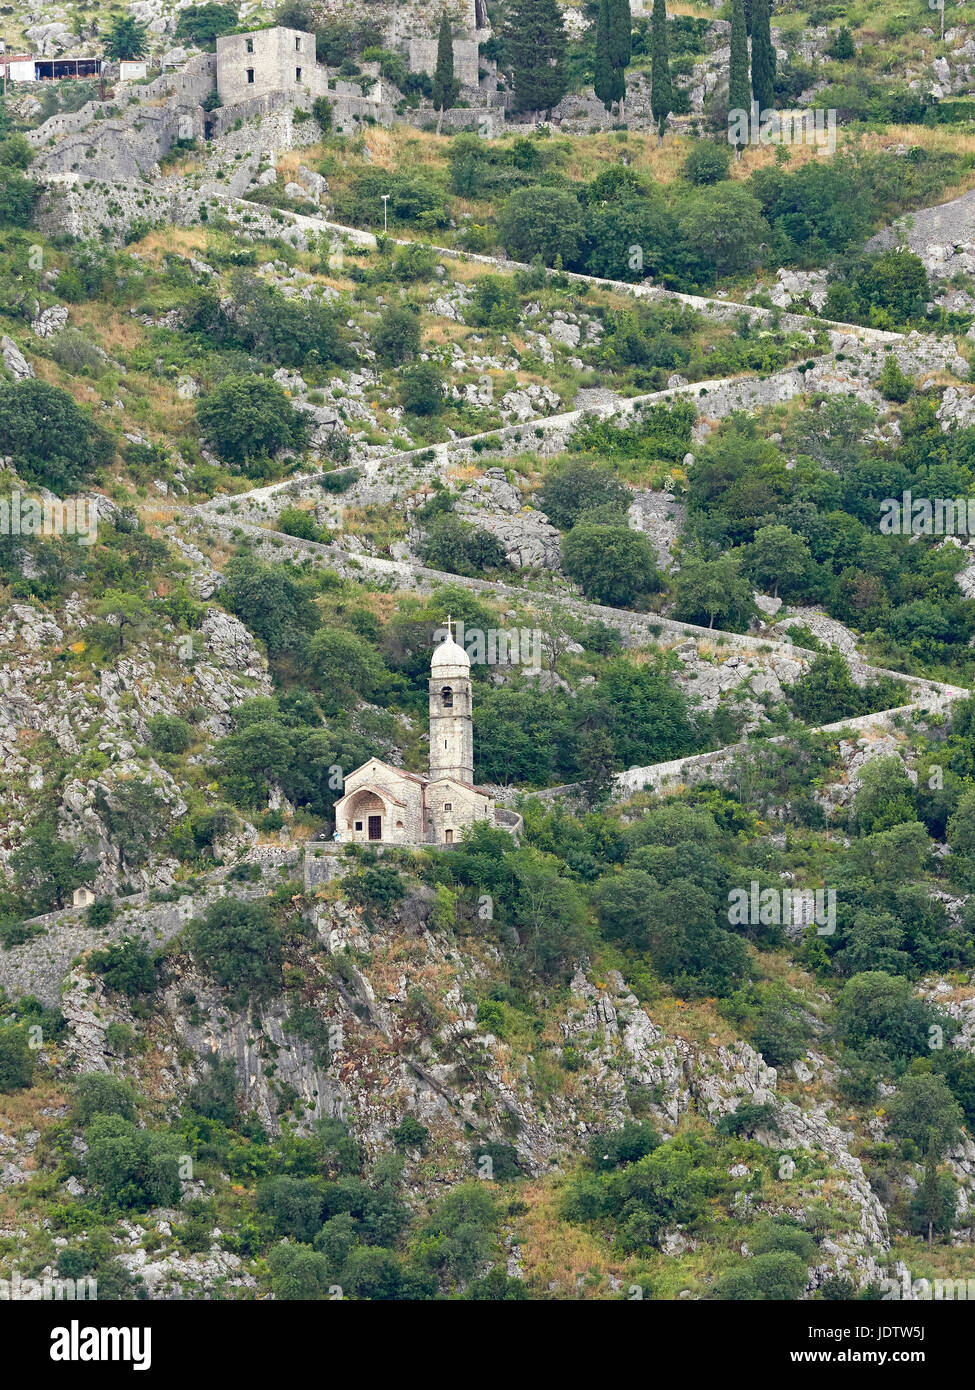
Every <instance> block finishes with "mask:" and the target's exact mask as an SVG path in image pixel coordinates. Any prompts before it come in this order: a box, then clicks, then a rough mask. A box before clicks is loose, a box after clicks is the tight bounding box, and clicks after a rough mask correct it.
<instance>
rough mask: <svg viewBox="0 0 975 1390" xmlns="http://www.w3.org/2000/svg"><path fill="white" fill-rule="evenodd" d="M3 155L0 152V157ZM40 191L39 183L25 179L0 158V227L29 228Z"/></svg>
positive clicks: (14, 167)
mask: <svg viewBox="0 0 975 1390" xmlns="http://www.w3.org/2000/svg"><path fill="white" fill-rule="evenodd" d="M5 143H7V144H9V143H10V142H9V141H7V142H5ZM3 153H4V151H3V150H0V155H2V154H3ZM41 191H42V189H41V185H40V184H39V183H36V182H35V181H34V180H33V179H29V178H26V177H25V175H24V174H22V173H21V171H20V169H18V168H17V167H16V166H15V165H13V164H5V163H4V162H3V159H2V158H0V227H29V226H30V225H31V222H32V221H33V217H34V210H35V208H36V207H37V203H38V200H39V199H40V196H41Z"/></svg>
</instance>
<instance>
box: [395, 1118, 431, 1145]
mask: <svg viewBox="0 0 975 1390" xmlns="http://www.w3.org/2000/svg"><path fill="white" fill-rule="evenodd" d="M390 1137H391V1138H392V1140H393V1143H394V1144H395V1145H396V1147H397V1148H398V1149H421V1150H422V1149H424V1148H425V1147H426V1144H427V1140H428V1139H429V1138H430V1131H429V1130H428V1129H427V1127H426V1125H421V1124H420V1121H419V1120H417V1119H416V1118H414V1116H413V1115H404V1116H403V1118H402V1119H401V1120H400V1122H399V1124H398V1125H397V1126H396V1128H395V1129H393V1130H391V1131H390Z"/></svg>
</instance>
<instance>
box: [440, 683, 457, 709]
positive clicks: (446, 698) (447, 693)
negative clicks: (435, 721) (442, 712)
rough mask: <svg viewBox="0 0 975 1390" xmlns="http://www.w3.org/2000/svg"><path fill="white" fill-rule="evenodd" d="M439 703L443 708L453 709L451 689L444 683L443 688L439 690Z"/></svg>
mask: <svg viewBox="0 0 975 1390" xmlns="http://www.w3.org/2000/svg"><path fill="white" fill-rule="evenodd" d="M440 703H441V704H442V705H443V707H444V709H453V707H454V692H453V691H452V690H451V688H450V686H449V685H445V686H444V688H443V690H441V692H440Z"/></svg>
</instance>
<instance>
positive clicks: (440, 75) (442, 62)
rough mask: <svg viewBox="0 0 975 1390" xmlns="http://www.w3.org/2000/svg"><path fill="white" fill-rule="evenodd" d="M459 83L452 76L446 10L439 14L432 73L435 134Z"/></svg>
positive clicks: (452, 41) (452, 63) (454, 96)
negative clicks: (435, 118) (438, 113)
mask: <svg viewBox="0 0 975 1390" xmlns="http://www.w3.org/2000/svg"><path fill="white" fill-rule="evenodd" d="M459 90H460V83H459V82H457V81H456V79H455V78H454V36H453V34H452V33H451V30H450V20H449V19H448V18H447V11H446V10H444V11H443V13H442V14H441V16H440V33H439V34H438V35H437V66H436V68H435V69H434V73H433V104H434V106H435V107H436V108H437V110H438V111H439V112H440V118H439V120H438V121H437V134H438V135H439V134H440V127H441V126H442V125H443V113H444V110H445V109H446V108H447V107H448V106H453V104H454V102H455V101H456V100H457V93H458V91H459Z"/></svg>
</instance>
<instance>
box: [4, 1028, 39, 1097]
mask: <svg viewBox="0 0 975 1390" xmlns="http://www.w3.org/2000/svg"><path fill="white" fill-rule="evenodd" d="M34 1055H35V1054H34V1052H33V1050H32V1049H31V1046H30V1040H29V1036H28V1033H27V1029H26V1027H24V1026H20V1025H17V1024H13V1023H10V1022H8V1021H7V1020H5V1019H0V1092H2V1093H7V1094H9V1092H11V1091H17V1090H24V1089H26V1088H27V1087H28V1086H30V1085H31V1084H32V1082H33V1080H34Z"/></svg>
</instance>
